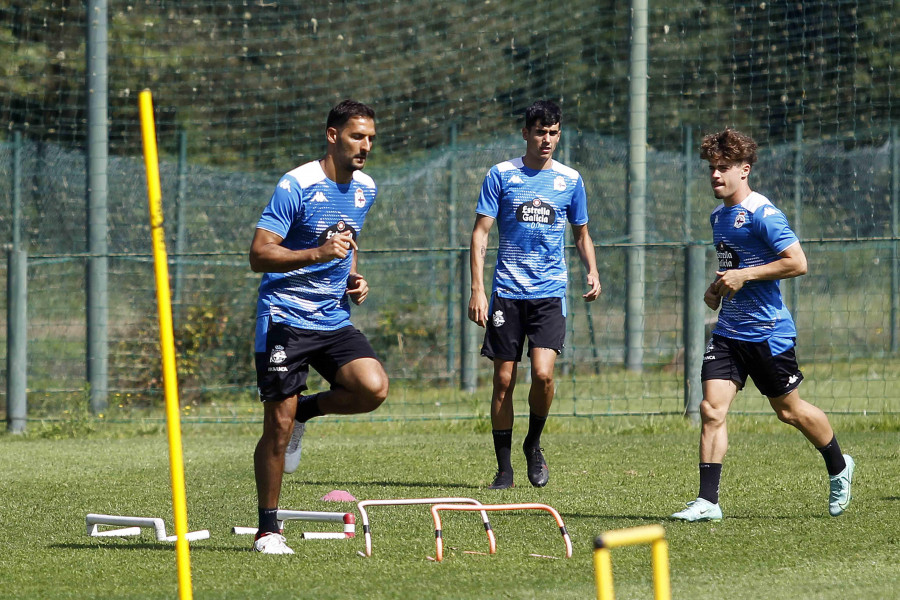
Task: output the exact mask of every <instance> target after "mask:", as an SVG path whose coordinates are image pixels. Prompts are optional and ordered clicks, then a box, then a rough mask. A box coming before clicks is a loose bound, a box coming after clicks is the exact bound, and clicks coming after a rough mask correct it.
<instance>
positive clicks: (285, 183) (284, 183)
mask: <svg viewBox="0 0 900 600" xmlns="http://www.w3.org/2000/svg"><path fill="white" fill-rule="evenodd" d="M278 187H280V188H281V189H283V190H287V191H291V182H290V181H289V180H288V179H282V180H281V181H279V182H278Z"/></svg>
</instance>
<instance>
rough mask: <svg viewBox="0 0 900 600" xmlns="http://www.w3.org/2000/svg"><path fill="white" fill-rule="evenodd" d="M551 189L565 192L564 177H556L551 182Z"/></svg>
mask: <svg viewBox="0 0 900 600" xmlns="http://www.w3.org/2000/svg"><path fill="white" fill-rule="evenodd" d="M553 189H554V190H556V191H557V192H564V191H565V190H566V180H565V178H564V177H561V176H560V177H557V178H556V179H554V180H553Z"/></svg>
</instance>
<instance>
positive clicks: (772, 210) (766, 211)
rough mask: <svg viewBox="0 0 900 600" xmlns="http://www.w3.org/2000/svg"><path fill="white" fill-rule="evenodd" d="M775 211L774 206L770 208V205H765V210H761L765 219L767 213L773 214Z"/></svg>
mask: <svg viewBox="0 0 900 600" xmlns="http://www.w3.org/2000/svg"><path fill="white" fill-rule="evenodd" d="M777 212H778V211H777V210H775V209H774V208H772V207H771V206H767V207H766V210H764V211H763V219H765V218H766V217H768V216H769V215H774V214H776V213H777Z"/></svg>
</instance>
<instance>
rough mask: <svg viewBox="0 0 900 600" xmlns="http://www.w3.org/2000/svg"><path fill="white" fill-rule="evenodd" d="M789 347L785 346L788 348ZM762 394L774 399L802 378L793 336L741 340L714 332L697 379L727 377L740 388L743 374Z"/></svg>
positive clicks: (788, 390) (796, 385) (743, 377)
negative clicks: (752, 340)
mask: <svg viewBox="0 0 900 600" xmlns="http://www.w3.org/2000/svg"><path fill="white" fill-rule="evenodd" d="M788 346H789V347H788ZM748 375H749V376H750V378H751V379H753V383H754V384H755V385H756V387H757V389H758V390H759V391H760V392H762V394H763V395H764V396H767V397H769V398H777V397H778V396H784V395H785V394H787V393H789V392H792V391H794V390H795V389H797V387H798V386H799V385H800V382H801V381H803V373H801V372H800V367H799V366H798V365H797V355H796V353H795V352H794V340H793V339H780V338H773V339H771V340H768V341H765V342H745V341H742V340H734V339H731V338H726V337H723V336H720V335H714V336H712V338H711V339H710V340H709V343H708V344H707V345H706V352H705V353H704V354H703V367H702V368H701V370H700V379H701V380H702V381H709V380H711V379H727V380H730V381H734V382H735V383H737V384H738V389H742V388H743V387H744V384H745V383H746V382H747V376H748Z"/></svg>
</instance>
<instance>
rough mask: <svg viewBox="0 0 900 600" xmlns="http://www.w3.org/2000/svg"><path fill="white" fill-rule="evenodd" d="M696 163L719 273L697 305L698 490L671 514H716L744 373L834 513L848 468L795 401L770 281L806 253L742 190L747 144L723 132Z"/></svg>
mask: <svg viewBox="0 0 900 600" xmlns="http://www.w3.org/2000/svg"><path fill="white" fill-rule="evenodd" d="M700 157H701V158H702V159H703V160H706V161H708V162H709V176H710V183H711V185H712V189H713V194H714V195H715V197H716V198H718V199H719V200H721V201H722V204H720V205H719V206H718V207H716V209H715V210H713V211H712V214H711V215H710V224H711V225H712V230H713V243H714V244H715V248H716V256H717V257H718V260H719V268H718V270H717V271H716V277H715V280H714V281H713V282H712V284H710V286H709V288H708V289H707V290H706V293H705V294H704V301H705V302H706V304H707V306H709V307H710V308H711V309H712V310H716V309H719V308H720V307H721V309H720V311H719V319H718V323H717V324H716V327H715V329H713V332H712V339H711V340H710V341H709V343H708V344H707V348H706V352H705V354H704V357H703V367H702V370H701V380H702V382H703V401H702V402H701V404H700V416H701V423H702V429H701V433H700V493H699V496H698V498H697V499H696V500H694V501H692V502H690V503H688V506H687V508H686V509H684V510H682V511H680V512H677V513H675V514H673V515H672V518H674V519H680V520H684V521H718V520H720V519H721V518H722V509H721V508H720V507H719V479H720V477H721V473H722V461H723V459H724V458H725V451H726V449H727V448H728V431H727V428H726V424H725V418H726V415H727V414H728V409H729V407H730V406H731V402H732V400H734V398H735V396H736V395H737V392H738V391H739V390H741V389H742V388H743V387H744V383H745V382H746V381H747V376H748V375H749V376H750V378H751V379H753V383H754V384H755V385H756V387H757V388H758V389H759V391H760V392H761V393H762V394H763V395H765V396H766V397H768V399H769V404H770V405H771V406H772V408H773V409H774V410H775V413H776V414H777V415H778V418H779V419H780V420H781V421H783V422H785V423H788V424H790V425H793V426H794V427H796V428H797V429H799V430H800V431H801V432H802V433H803V435H805V436H806V439H808V440H809V441H810V442H811V443H812V444H813V445H814V446H815V447H816V448H817V449H818V450H819V452H821V454H822V457H823V458H824V459H825V466H826V468H827V470H828V475H829V476H830V493H829V498H828V510H829V512H830V514H831V515H832V516H835V517H836V516H838V515H840V514H841V513H842V512H844V510H845V509H846V508H847V505H848V504H849V503H850V498H851V495H850V484H851V482H852V480H853V469H854V463H853V459H852V458H851V457H850V456H849V455H847V454H842V453H841V448H840V445H839V444H838V441H837V438H836V437H835V435H834V431H833V430H832V428H831V424H830V423H829V422H828V417H827V416H826V415H825V413H824V412H822V411H821V410H820V409H819V408H817V407H815V406H813V405H812V404H810V403H808V402H805V401H804V400H802V399H801V398H800V394H799V392H798V390H797V388H798V386H799V385H800V382H801V381H802V380H803V374H802V373H801V372H800V369H799V367H798V365H797V359H796V355H795V352H794V344H795V340H796V337H797V332H796V329H795V327H794V321H793V319H792V318H791V314H790V312H788V309H787V307H786V306H785V305H784V302H783V301H782V297H781V290H780V288H779V284H778V282H779V280H781V279H787V278H791V277H798V276H800V275H804V274H805V273H806V270H807V264H806V255H805V254H804V252H803V249H802V248H801V247H800V241H799V240H798V239H797V236H796V235H795V234H794V232H793V231H792V230H791V228H790V226H789V225H788V222H787V219H786V218H785V216H784V213H782V212H781V211H780V210H778V209H777V208H776V207H775V206H774V205H773V204H772V203H771V202H770V201H769V200H768V199H767V198H765V197H764V196H762V195H761V194H759V193H757V192H754V191H752V190H751V189H750V183H749V177H750V170H751V169H752V167H753V164H754V163H755V162H756V143H755V142H754V141H753V140H752V139H751V138H750V137H748V136H746V135H744V134H742V133H739V132H737V131H734V130H732V129H725V130H724V131H721V132H718V133H714V134H711V135H708V136H706V137H705V138H704V139H703V143H702V144H701V146H700Z"/></svg>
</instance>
